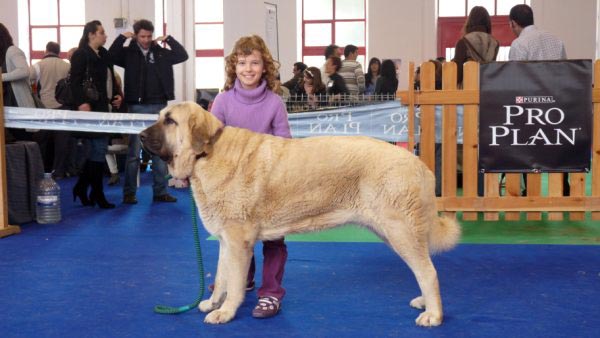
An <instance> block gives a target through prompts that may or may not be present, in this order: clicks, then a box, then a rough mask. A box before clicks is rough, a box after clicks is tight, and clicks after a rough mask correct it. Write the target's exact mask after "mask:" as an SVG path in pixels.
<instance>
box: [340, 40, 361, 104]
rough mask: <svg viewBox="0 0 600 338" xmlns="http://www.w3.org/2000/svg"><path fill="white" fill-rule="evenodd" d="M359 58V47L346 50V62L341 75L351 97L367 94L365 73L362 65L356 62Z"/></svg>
mask: <svg viewBox="0 0 600 338" xmlns="http://www.w3.org/2000/svg"><path fill="white" fill-rule="evenodd" d="M357 58H358V47H356V46H355V45H347V46H346V47H345V48H344V61H343V62H342V68H340V70H339V74H340V76H341V77H342V78H343V79H344V81H345V82H346V87H348V91H349V92H350V95H359V94H364V92H365V73H364V72H363V67H362V65H361V64H360V63H359V62H358V61H356V59H357Z"/></svg>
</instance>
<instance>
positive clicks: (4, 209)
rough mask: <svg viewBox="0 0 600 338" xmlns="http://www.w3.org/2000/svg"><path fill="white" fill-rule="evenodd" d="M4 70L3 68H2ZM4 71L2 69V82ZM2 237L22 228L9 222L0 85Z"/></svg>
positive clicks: (15, 232) (0, 233)
mask: <svg viewBox="0 0 600 338" xmlns="http://www.w3.org/2000/svg"><path fill="white" fill-rule="evenodd" d="M0 70H2V68H0ZM1 82H2V72H1V71H0V83H1ZM0 180H1V181H2V182H0V238H2V237H6V236H10V235H14V234H18V233H19V232H21V228H20V227H18V226H16V225H9V224H8V195H7V193H6V144H5V139H4V93H3V92H2V88H1V87H0Z"/></svg>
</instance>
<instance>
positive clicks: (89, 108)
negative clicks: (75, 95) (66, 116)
mask: <svg viewBox="0 0 600 338" xmlns="http://www.w3.org/2000/svg"><path fill="white" fill-rule="evenodd" d="M77 110H83V111H92V106H90V104H89V103H84V104H82V105H80V106H79V107H77Z"/></svg>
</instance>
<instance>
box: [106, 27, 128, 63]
mask: <svg viewBox="0 0 600 338" xmlns="http://www.w3.org/2000/svg"><path fill="white" fill-rule="evenodd" d="M127 33H129V34H127ZM131 34H133V33H131V32H126V33H123V34H119V36H117V38H116V39H115V41H113V43H112V45H110V48H109V49H108V55H109V57H110V59H111V61H112V63H113V64H115V65H117V66H120V67H123V68H125V59H126V57H125V55H126V53H125V46H123V44H124V43H125V41H127V39H128V38H130V37H131V36H130V35H131Z"/></svg>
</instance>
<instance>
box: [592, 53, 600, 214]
mask: <svg viewBox="0 0 600 338" xmlns="http://www.w3.org/2000/svg"><path fill="white" fill-rule="evenodd" d="M594 83H595V87H594V91H593V92H592V104H593V107H594V120H593V125H594V127H593V128H592V130H593V135H595V137H592V139H593V142H592V197H598V196H600V139H599V138H598V137H597V136H598V135H599V134H598V132H599V131H600V88H599V86H600V60H596V62H595V63H594ZM592 220H594V221H597V220H600V212H597V211H596V212H592Z"/></svg>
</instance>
